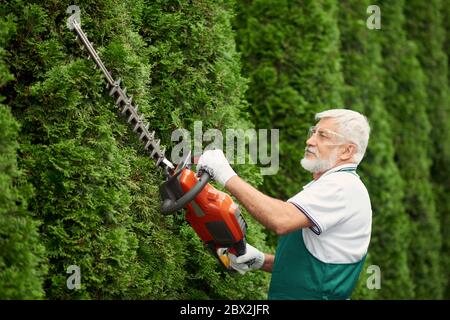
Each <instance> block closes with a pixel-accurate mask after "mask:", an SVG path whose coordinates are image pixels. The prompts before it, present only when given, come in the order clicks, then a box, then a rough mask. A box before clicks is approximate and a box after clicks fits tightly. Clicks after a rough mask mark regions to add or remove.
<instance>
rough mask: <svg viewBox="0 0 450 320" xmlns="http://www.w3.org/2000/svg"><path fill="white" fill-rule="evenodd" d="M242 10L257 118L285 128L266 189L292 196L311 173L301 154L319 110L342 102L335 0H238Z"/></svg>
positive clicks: (241, 41)
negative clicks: (277, 166) (275, 169)
mask: <svg viewBox="0 0 450 320" xmlns="http://www.w3.org/2000/svg"><path fill="white" fill-rule="evenodd" d="M237 12H238V14H237V17H236V23H235V24H236V29H237V37H236V41H237V43H238V49H239V51H240V52H241V54H242V60H243V72H244V75H245V76H247V77H248V78H249V89H248V90H247V94H246V97H247V100H248V102H249V103H250V105H251V108H250V110H251V114H252V119H253V120H254V122H255V125H256V126H257V127H258V128H278V129H280V146H279V147H280V170H279V171H278V173H277V174H276V175H272V176H266V177H265V178H264V185H263V190H264V191H265V192H266V193H268V194H270V195H272V196H275V197H278V198H282V199H287V198H289V197H291V196H293V195H294V194H296V193H298V192H299V191H300V190H301V187H302V185H304V184H306V182H308V181H309V179H310V176H309V174H307V173H306V172H305V171H304V170H303V169H301V167H300V160H301V158H303V155H304V149H305V141H306V135H307V132H308V128H309V126H311V125H314V114H315V113H316V112H318V111H323V110H325V109H331V108H337V107H342V105H341V99H340V96H339V90H340V86H341V84H342V76H341V73H340V65H339V32H338V27H337V16H336V2H335V1H320V2H318V1H295V2H293V1H271V0H264V1H254V2H246V1H240V2H238V9H237Z"/></svg>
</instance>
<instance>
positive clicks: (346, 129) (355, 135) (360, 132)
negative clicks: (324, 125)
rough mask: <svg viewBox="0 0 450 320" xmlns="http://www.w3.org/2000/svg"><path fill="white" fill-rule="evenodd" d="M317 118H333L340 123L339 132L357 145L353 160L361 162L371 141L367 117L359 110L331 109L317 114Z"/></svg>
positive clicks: (357, 162)
mask: <svg viewBox="0 0 450 320" xmlns="http://www.w3.org/2000/svg"><path fill="white" fill-rule="evenodd" d="M315 118H316V120H320V119H322V118H332V119H334V120H336V122H337V124H338V126H339V127H338V130H339V133H340V134H342V135H343V136H344V137H345V138H346V139H348V140H349V141H350V142H352V143H354V144H355V145H356V153H355V155H354V156H353V159H352V160H353V161H354V162H355V163H356V164H359V163H360V162H361V160H362V159H363V157H364V154H365V153H366V148H367V144H368V143H369V136H370V126H369V122H368V121H367V118H366V117H365V116H364V115H362V114H361V113H359V112H356V111H353V110H348V109H331V110H327V111H323V112H320V113H317V114H316V117H315Z"/></svg>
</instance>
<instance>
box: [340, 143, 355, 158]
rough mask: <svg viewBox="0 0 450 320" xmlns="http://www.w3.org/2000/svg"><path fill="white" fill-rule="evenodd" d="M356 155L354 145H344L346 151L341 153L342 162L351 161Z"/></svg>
mask: <svg viewBox="0 0 450 320" xmlns="http://www.w3.org/2000/svg"><path fill="white" fill-rule="evenodd" d="M355 153H356V146H355V145H354V144H353V143H348V144H345V145H344V151H343V152H342V153H341V156H340V158H341V160H342V161H347V160H350V159H351V158H352V157H353V156H354V155H355Z"/></svg>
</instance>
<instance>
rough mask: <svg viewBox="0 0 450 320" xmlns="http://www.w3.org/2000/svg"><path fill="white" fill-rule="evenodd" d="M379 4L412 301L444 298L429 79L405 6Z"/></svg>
mask: <svg viewBox="0 0 450 320" xmlns="http://www.w3.org/2000/svg"><path fill="white" fill-rule="evenodd" d="M380 5H381V6H383V8H384V25H383V28H384V33H383V37H382V38H381V39H382V53H383V58H384V59H383V67H384V68H385V70H386V73H385V77H384V84H385V98H384V104H385V107H386V109H387V110H388V112H389V114H390V119H391V127H392V128H393V131H392V133H393V137H394V138H393V142H394V152H395V159H396V162H397V166H398V168H399V170H400V175H401V176H402V178H403V180H404V182H405V187H404V197H403V201H404V204H405V209H406V211H407V213H408V215H409V217H410V220H411V226H412V230H411V232H410V237H411V242H410V246H409V249H408V261H409V264H410V266H412V267H411V276H412V279H413V283H414V290H415V296H414V297H415V298H419V299H433V298H441V297H442V273H441V271H440V259H439V256H440V250H441V234H440V230H439V221H438V217H437V213H436V205H435V201H434V194H433V189H432V184H431V176H430V165H431V161H430V156H429V155H430V135H431V134H432V131H431V123H430V119H431V118H429V117H428V113H427V104H428V103H429V97H428V95H427V89H426V85H427V78H426V74H425V73H424V71H423V69H422V67H421V65H420V62H419V61H418V59H417V55H418V54H419V51H418V49H417V48H418V46H417V44H416V43H414V42H412V41H410V40H408V39H407V33H406V31H405V15H404V13H403V10H404V8H405V6H406V5H407V4H406V2H403V1H395V2H391V1H383V2H382V3H380ZM431 120H433V119H431ZM433 121H434V120H433Z"/></svg>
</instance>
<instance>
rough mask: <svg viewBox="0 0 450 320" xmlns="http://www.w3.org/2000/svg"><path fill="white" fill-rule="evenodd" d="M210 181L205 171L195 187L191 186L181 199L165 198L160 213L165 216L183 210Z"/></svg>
mask: <svg viewBox="0 0 450 320" xmlns="http://www.w3.org/2000/svg"><path fill="white" fill-rule="evenodd" d="M210 179H211V175H210V174H209V173H208V172H207V171H203V173H202V175H201V176H200V179H199V180H198V182H197V183H196V184H195V186H193V187H192V188H191V190H189V191H188V192H186V193H185V194H184V195H183V196H182V197H181V198H179V199H178V200H173V199H169V198H166V199H165V200H164V202H163V204H162V207H161V211H162V213H164V214H167V213H171V212H174V211H177V210H180V209H181V208H184V207H185V206H186V205H187V204H188V203H189V202H191V201H192V200H194V198H195V197H196V196H197V194H199V193H200V191H202V190H203V188H204V187H205V186H206V184H207V183H208V181H209V180H210Z"/></svg>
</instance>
